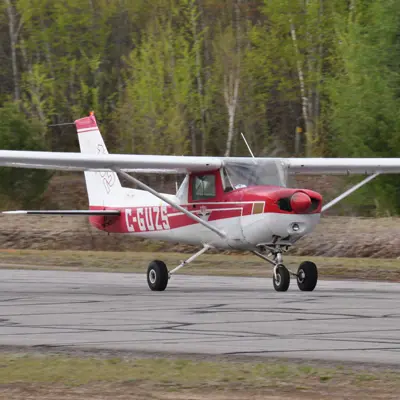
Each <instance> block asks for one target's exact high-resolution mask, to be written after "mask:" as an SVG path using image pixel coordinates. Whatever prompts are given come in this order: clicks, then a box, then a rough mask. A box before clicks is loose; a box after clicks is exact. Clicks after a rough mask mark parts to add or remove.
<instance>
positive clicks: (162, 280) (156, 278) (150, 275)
mask: <svg viewBox="0 0 400 400" xmlns="http://www.w3.org/2000/svg"><path fill="white" fill-rule="evenodd" d="M210 248H211V246H209V245H207V244H206V245H204V247H203V248H202V249H201V250H199V251H198V252H197V253H196V254H193V255H192V256H191V257H189V258H188V259H187V260H185V261H182V262H181V263H180V264H179V265H178V266H177V267H176V268H174V269H173V270H171V271H168V268H167V266H166V265H165V263H164V262H162V261H160V260H154V261H152V262H151V263H150V264H149V267H148V268H147V284H148V285H149V288H150V290H153V291H157V292H162V291H163V290H165V289H166V288H167V285H168V280H169V278H171V276H172V275H173V274H174V273H175V272H177V271H179V270H180V269H181V268H183V267H184V266H185V265H187V264H189V263H191V262H192V261H193V260H195V259H196V258H197V257H199V256H201V255H202V254H203V253H205V252H206V251H207V250H208V249H210Z"/></svg>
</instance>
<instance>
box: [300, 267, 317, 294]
mask: <svg viewBox="0 0 400 400" xmlns="http://www.w3.org/2000/svg"><path fill="white" fill-rule="evenodd" d="M317 281H318V269H317V266H316V265H315V264H314V263H313V262H311V261H304V262H302V263H301V264H300V266H299V268H298V270H297V286H298V287H299V289H300V290H301V291H303V292H312V291H313V290H314V289H315V286H317Z"/></svg>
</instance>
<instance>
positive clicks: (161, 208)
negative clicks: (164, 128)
mask: <svg viewBox="0 0 400 400" xmlns="http://www.w3.org/2000/svg"><path fill="white" fill-rule="evenodd" d="M74 124H75V127H76V130H77V133H78V141H79V146H80V151H81V152H80V153H75V152H70V153H69V152H68V153H65V152H42V151H18V150H1V151H0V166H6V167H20V168H37V169H54V170H57V169H58V170H67V171H68V170H69V171H84V175H85V182H86V188H87V193H88V199H89V209H88V210H31V211H28V210H18V211H3V214H27V215H85V216H89V220H90V223H91V224H92V226H94V227H95V228H97V229H99V230H101V231H104V232H108V233H119V234H129V235H132V236H135V237H140V238H146V239H155V240H164V241H171V242H180V243H187V244H191V245H197V246H198V245H200V246H202V248H201V249H200V250H199V251H198V252H197V253H195V254H193V255H192V256H191V257H189V258H188V259H187V260H185V261H182V262H181V263H180V264H179V265H178V266H176V267H175V268H173V269H171V270H169V269H168V268H167V266H166V264H165V263H164V262H163V261H161V260H153V261H151V262H150V264H149V266H148V268H147V284H148V286H149V288H150V289H151V290H152V291H163V290H165V289H166V288H167V285H168V282H169V279H170V278H171V277H172V275H174V274H175V273H176V272H178V271H179V270H180V269H181V268H183V267H185V266H186V265H188V264H189V263H191V262H192V261H193V260H195V259H196V258H197V257H199V256H201V255H202V254H203V253H205V252H206V251H208V250H209V249H222V250H226V249H234V250H242V251H249V252H251V253H253V254H254V255H256V256H258V257H260V258H262V259H263V260H265V261H267V262H268V263H270V264H271V265H272V267H273V274H272V275H273V276H272V281H273V287H274V289H275V290H276V291H278V292H285V291H287V290H288V288H289V285H290V278H291V277H294V278H296V281H297V286H298V288H299V289H300V290H301V291H306V292H309V291H313V290H314V288H315V287H316V285H317V281H318V269H317V266H316V265H315V263H313V262H311V261H305V262H302V263H301V264H300V265H299V267H298V269H297V271H291V270H289V269H288V268H287V267H286V266H285V265H284V263H283V253H284V252H286V251H287V250H288V249H289V248H290V247H291V246H292V245H294V244H295V243H296V242H297V241H298V240H299V239H301V238H302V237H303V236H305V235H307V234H309V233H310V232H312V231H313V230H314V228H315V227H316V225H317V224H318V222H319V221H320V217H321V214H322V213H323V212H325V211H326V210H328V209H329V208H330V207H332V206H333V205H335V204H336V203H338V202H339V201H341V200H342V199H344V198H345V197H347V196H348V195H350V194H351V193H353V192H354V191H355V190H357V189H359V188H360V187H361V186H363V185H365V184H367V183H368V182H370V181H371V180H372V179H374V178H376V177H377V176H378V175H380V174H386V173H387V174H394V173H400V158H256V157H254V156H253V154H252V153H251V154H252V157H194V156H161V155H137V154H109V153H108V151H107V148H106V146H105V143H104V141H103V138H102V136H101V134H100V130H99V127H98V125H97V121H96V118H95V116H94V113H93V112H91V113H90V115H89V116H86V117H84V118H80V119H78V120H76V121H75V122H74ZM246 144H247V142H246ZM249 150H250V152H251V149H250V148H249ZM130 172H131V173H132V172H133V173H153V174H154V173H155V174H160V173H173V174H183V175H184V179H183V181H182V183H181V185H180V187H179V189H178V190H177V192H176V194H174V195H172V194H165V193H160V192H158V191H156V190H154V189H153V188H151V187H150V186H148V185H146V184H145V183H143V182H142V181H141V180H139V179H138V178H137V177H135V176H133V175H131V174H129V173H130ZM295 174H311V175H313V174H314V175H315V174H346V175H348V174H360V175H367V176H366V178H365V179H364V180H362V181H361V182H359V183H358V184H357V185H355V186H353V187H352V188H350V189H349V190H347V191H345V192H344V193H342V194H341V195H340V196H338V197H337V198H335V199H334V200H332V201H330V202H329V203H327V204H325V205H323V202H322V196H321V195H320V194H319V193H317V192H315V191H312V190H308V189H298V188H289V187H287V185H288V184H287V182H288V178H289V176H290V175H295ZM120 177H123V178H125V179H126V180H127V181H128V182H130V183H133V184H134V185H136V187H138V189H132V188H127V187H123V186H122V185H121V182H120V179H119V178H120Z"/></svg>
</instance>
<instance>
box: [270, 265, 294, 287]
mask: <svg viewBox="0 0 400 400" xmlns="http://www.w3.org/2000/svg"><path fill="white" fill-rule="evenodd" d="M272 282H273V284H274V289H275V290H276V291H277V292H286V290H288V289H289V285H290V274H289V271H288V269H287V268H286V267H285V266H284V265H279V266H278V268H277V270H276V277H275V274H274V275H273V278H272Z"/></svg>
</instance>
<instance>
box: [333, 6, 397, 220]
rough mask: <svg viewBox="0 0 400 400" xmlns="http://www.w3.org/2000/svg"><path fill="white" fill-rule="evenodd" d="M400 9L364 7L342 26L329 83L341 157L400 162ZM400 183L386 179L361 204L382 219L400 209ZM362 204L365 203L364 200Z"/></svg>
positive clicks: (336, 146)
mask: <svg viewBox="0 0 400 400" xmlns="http://www.w3.org/2000/svg"><path fill="white" fill-rule="evenodd" d="M399 28H400V5H399V3H398V2H396V1H382V0H377V1H374V2H370V3H369V4H364V7H363V8H362V9H361V10H360V11H359V12H358V13H357V15H355V16H354V20H353V19H352V20H350V21H343V20H339V21H338V22H337V30H338V32H339V35H338V36H339V38H340V41H338V44H337V46H336V51H335V61H336V65H335V74H334V75H333V76H332V77H330V78H329V79H328V80H327V85H326V90H327V93H328V95H329V98H330V110H329V117H328V118H329V121H330V126H331V130H332V139H331V148H332V149H333V151H334V153H335V154H336V155H338V156H342V157H343V156H349V157H399V154H400V136H399V129H400V114H399V113H398V110H399V107H400V99H399V90H398V87H399V84H400V71H399V65H400V55H399V54H400V53H399V49H400V48H399V46H400V40H399V37H398V30H399ZM399 188H400V179H399V178H397V177H380V178H378V181H377V183H374V184H373V185H371V186H368V188H366V189H364V190H363V191H361V192H360V193H359V194H358V196H357V197H356V198H358V199H359V200H360V203H363V205H364V206H368V205H371V204H373V205H374V208H375V209H376V211H377V212H378V213H379V214H387V213H393V212H395V210H396V209H399V207H400V192H399ZM361 199H362V200H361Z"/></svg>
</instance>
